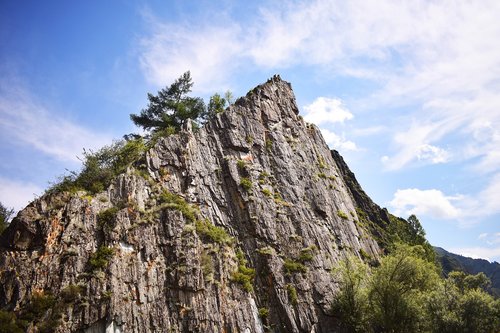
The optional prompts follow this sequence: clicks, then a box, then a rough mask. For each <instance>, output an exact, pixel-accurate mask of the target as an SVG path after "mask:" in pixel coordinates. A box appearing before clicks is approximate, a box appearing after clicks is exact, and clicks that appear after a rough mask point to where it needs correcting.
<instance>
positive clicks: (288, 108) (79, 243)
mask: <svg viewBox="0 0 500 333" xmlns="http://www.w3.org/2000/svg"><path fill="white" fill-rule="evenodd" d="M360 191H361V192H362V190H361V189H360V187H359V184H357V182H356V180H355V178H354V175H352V173H350V171H349V169H348V167H347V165H345V163H344V162H343V160H342V157H340V155H338V153H337V152H334V151H330V150H329V148H328V146H327V145H326V143H325V141H324V139H323V138H322V136H321V133H320V131H319V129H318V128H317V127H316V126H314V125H311V124H307V123H306V122H304V120H303V119H302V118H301V117H300V116H299V115H298V108H297V105H296V102H295V97H294V94H293V91H292V89H291V86H290V84H289V83H287V82H285V81H283V80H281V79H280V78H279V76H275V77H273V78H271V79H270V80H268V81H267V82H266V83H264V84H262V85H260V86H258V87H256V88H254V89H253V90H252V91H251V92H249V93H248V94H247V96H245V97H242V98H240V99H238V100H237V101H236V102H235V104H233V105H231V106H230V107H229V108H228V109H227V110H226V111H225V112H223V113H220V114H217V115H216V116H214V117H213V118H212V119H210V120H209V121H208V122H207V123H206V124H205V125H204V126H203V127H202V128H201V129H199V130H197V131H193V130H191V129H190V128H189V126H187V127H186V129H185V130H184V131H182V132H181V133H179V134H176V135H172V136H169V137H165V138H162V139H160V140H159V142H158V143H157V144H156V145H155V146H154V147H153V148H151V149H150V150H149V151H147V152H146V155H145V157H144V158H143V159H142V160H141V161H140V162H138V163H136V164H134V165H133V166H132V167H130V168H129V169H128V171H127V173H125V174H122V175H120V176H118V177H117V178H116V179H115V180H114V181H113V184H112V185H111V186H110V187H109V188H108V189H107V190H106V191H104V192H101V193H99V194H97V195H94V196H92V197H90V196H88V195H86V194H85V193H76V194H69V193H56V194H48V195H44V196H42V197H41V198H38V199H36V200H35V201H34V202H32V203H31V204H30V205H29V206H28V207H26V208H25V209H24V210H23V211H21V212H20V213H19V215H18V216H17V217H16V218H15V219H14V221H13V222H12V223H11V225H10V227H9V228H8V229H7V230H6V232H5V233H4V234H3V235H2V247H1V248H0V269H1V270H0V280H1V286H0V307H1V308H2V309H3V310H5V311H13V312H15V313H21V312H23V311H25V312H26V311H27V310H26V309H34V305H33V304H38V303H40V302H41V301H45V303H47V304H48V305H47V306H42V307H41V308H42V309H41V310H40V311H38V312H37V313H36V314H35V315H33V316H32V317H33V318H31V319H32V321H31V322H29V323H27V330H28V331H29V332H39V331H42V330H41V329H40V327H44V326H43V325H44V323H47V322H50V321H51V320H52V321H53V323H52V326H51V329H52V331H55V332H227V333H229V332H245V333H247V332H248V333H250V332H256V333H260V332H315V333H319V332H337V331H338V328H337V325H336V322H335V318H333V317H332V316H331V314H330V304H331V301H332V299H333V297H334V295H335V292H336V290H337V288H338V287H337V282H336V281H335V276H334V274H332V270H333V269H334V268H335V267H336V266H337V264H338V262H339V261H340V260H342V259H343V258H344V257H345V256H346V255H354V256H358V257H360V258H362V259H363V260H377V259H378V258H379V255H380V253H381V249H380V247H379V245H378V244H377V242H376V241H375V240H374V237H373V236H372V235H371V234H370V232H369V231H368V229H367V228H365V227H364V226H363V224H362V223H360V221H361V219H360V216H358V214H359V212H360V209H364V211H365V213H366V214H367V215H368V217H369V218H371V219H372V220H374V219H383V216H382V215H383V211H382V210H380V208H379V207H378V206H376V205H375V204H373V203H372V202H371V201H370V200H369V198H365V197H366V195H365V194H364V192H362V194H363V195H364V196H362V195H360V193H361V192H360ZM375 206H376V207H375ZM373 207H375V208H373ZM104 212H108V213H109V212H112V213H109V214H108V218H104V216H105V214H104ZM374 212H375V213H374ZM381 212H382V213H381ZM381 216H382V217H381ZM37 302H38V303H37ZM45 303H43V302H42V305H43V304H45ZM34 312H36V311H34ZM48 331H50V330H48Z"/></svg>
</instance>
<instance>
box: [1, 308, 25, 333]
mask: <svg viewBox="0 0 500 333" xmlns="http://www.w3.org/2000/svg"><path fill="white" fill-rule="evenodd" d="M0 332H6V333H7V332H8V333H23V332H24V330H23V329H22V328H21V327H19V325H18V322H17V318H16V315H15V314H14V312H7V311H3V310H0Z"/></svg>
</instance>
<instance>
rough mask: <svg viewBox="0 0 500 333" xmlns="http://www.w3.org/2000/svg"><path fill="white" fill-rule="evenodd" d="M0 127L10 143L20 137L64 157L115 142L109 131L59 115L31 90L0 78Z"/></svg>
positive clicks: (63, 159) (25, 141) (42, 149)
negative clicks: (95, 128)
mask: <svg viewBox="0 0 500 333" xmlns="http://www.w3.org/2000/svg"><path fill="white" fill-rule="evenodd" d="M0 129H1V131H2V135H4V136H5V137H8V138H10V139H9V140H10V144H14V142H15V140H17V142H20V143H23V144H26V145H28V146H31V147H32V148H34V149H36V150H39V151H41V152H43V153H45V154H47V155H49V156H52V157H54V158H57V159H59V160H61V161H78V158H77V155H79V154H80V153H81V152H82V150H83V148H90V149H95V148H99V147H101V146H103V145H104V144H106V143H109V142H111V138H110V137H109V136H107V135H103V134H100V133H95V132H92V131H90V130H88V129H86V128H84V127H82V126H79V125H77V124H75V123H73V122H70V121H68V120H66V119H63V118H61V117H58V116H56V115H55V113H54V112H53V110H48V109H47V108H46V107H45V106H44V105H43V104H42V103H40V102H39V101H37V100H36V98H35V97H34V96H32V95H31V94H30V93H29V92H28V91H27V90H25V89H23V88H22V87H20V86H18V85H14V86H9V85H8V83H7V82H5V81H3V82H0ZM13 139H15V140H13Z"/></svg>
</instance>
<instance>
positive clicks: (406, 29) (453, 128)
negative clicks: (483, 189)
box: [141, 0, 500, 171]
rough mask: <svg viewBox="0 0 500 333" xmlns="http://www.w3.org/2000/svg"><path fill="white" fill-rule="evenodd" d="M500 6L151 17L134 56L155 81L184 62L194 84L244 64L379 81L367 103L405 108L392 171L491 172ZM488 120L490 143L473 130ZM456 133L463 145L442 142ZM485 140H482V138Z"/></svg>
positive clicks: (497, 145) (499, 86) (498, 119)
mask: <svg viewBox="0 0 500 333" xmlns="http://www.w3.org/2000/svg"><path fill="white" fill-rule="evenodd" d="M499 12H500V3H499V2H498V1H495V0H489V1H480V2H471V1H451V0H450V1H440V2H429V1H423V0H422V1H412V2H400V1H392V0H382V1H361V0H357V1H356V0H355V1H349V2H345V1H326V0H317V1H293V2H285V3H279V4H273V5H269V4H267V6H266V7H261V8H260V10H259V11H258V12H257V13H256V18H255V19H254V20H253V21H252V22H251V23H248V22H245V23H241V22H238V21H236V20H231V19H230V17H228V15H227V13H225V14H224V20H220V23H219V21H218V23H216V24H214V23H213V20H201V21H197V22H194V23H193V22H186V23H185V24H181V25H170V24H166V23H161V22H158V20H157V19H156V18H154V17H153V16H152V15H149V16H147V19H148V20H150V21H152V22H153V24H151V27H152V29H151V33H150V34H149V35H146V36H144V37H143V38H142V45H141V46H142V49H141V63H142V68H143V70H144V73H145V76H146V77H147V78H148V79H149V80H151V81H152V82H154V83H156V84H165V83H166V82H171V81H172V80H173V79H174V78H175V77H177V76H178V75H179V74H180V73H181V72H182V71H184V70H186V69H191V70H192V71H193V73H194V74H195V77H196V78H197V82H199V85H200V87H199V88H200V89H202V90H203V89H205V90H207V89H208V90H213V89H214V87H216V86H218V85H219V86H220V85H221V84H226V83H227V82H228V80H230V78H231V76H232V75H233V74H234V73H235V72H236V71H238V70H241V69H242V68H243V67H244V68H261V69H268V68H273V69H276V70H279V69H280V68H288V67H291V66H294V65H306V66H316V68H321V69H322V70H323V71H325V70H326V71H327V72H328V73H329V75H347V76H353V77H358V78H363V79H367V80H370V81H372V82H375V83H376V84H377V86H378V89H376V90H375V91H374V92H373V94H372V95H370V96H368V97H367V98H366V100H365V102H366V103H364V104H365V105H370V107H372V108H383V107H388V106H392V107H396V106H407V105H411V106H412V108H413V110H415V111H414V112H413V113H411V114H408V115H407V116H406V117H402V118H400V119H399V120H397V121H395V123H394V124H393V126H391V128H393V130H392V131H393V137H394V150H393V151H392V152H391V154H390V156H388V157H387V158H386V160H389V161H390V162H391V163H389V165H390V168H391V169H400V168H404V167H405V166H407V165H408V164H409V163H412V162H414V161H419V163H421V164H422V163H423V164H426V163H431V164H432V163H444V162H447V161H450V160H451V159H452V158H470V157H472V156H474V157H476V158H479V161H480V162H479V163H478V164H477V168H479V169H481V170H485V171H488V170H492V169H493V171H494V170H498V168H499V166H500V134H499V132H498V131H495V130H493V129H496V128H499V127H500V126H499V124H500V94H499V92H500V81H499V80H498V77H499V76H500V44H498V43H497V39H498V36H499V35H500V21H499V20H498V13H499ZM484 124H488V125H486V126H490V128H491V129H492V131H491V139H492V140H491V141H490V142H491V144H486V145H481V142H479V141H478V140H479V139H477V138H476V134H477V131H478V128H482V127H484V126H485V125H484ZM452 135H455V136H456V135H458V136H461V137H462V138H463V139H465V140H467V141H469V142H470V144H468V145H465V146H464V145H455V146H449V147H448V146H447V148H446V149H445V148H443V146H444V145H443V141H444V140H447V139H448V138H449V137H450V136H452ZM482 142H484V141H482Z"/></svg>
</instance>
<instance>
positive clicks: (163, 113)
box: [130, 71, 206, 135]
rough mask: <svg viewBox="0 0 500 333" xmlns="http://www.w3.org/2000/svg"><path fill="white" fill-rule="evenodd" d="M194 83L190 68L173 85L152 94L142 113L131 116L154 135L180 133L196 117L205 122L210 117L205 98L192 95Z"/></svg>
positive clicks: (136, 122)
mask: <svg viewBox="0 0 500 333" xmlns="http://www.w3.org/2000/svg"><path fill="white" fill-rule="evenodd" d="M192 86H193V82H192V80H191V73H190V72H189V71H187V72H185V73H184V74H182V75H181V76H180V77H179V78H178V79H177V80H175V82H174V83H172V84H171V85H170V87H166V88H164V89H162V90H160V91H158V94H157V95H156V96H155V95H152V94H148V100H149V104H148V106H147V108H145V109H143V110H142V111H141V113H140V114H139V115H137V114H131V115H130V118H131V119H132V121H133V122H134V124H136V125H137V126H139V127H142V128H143V129H144V130H146V131H151V132H152V133H153V135H154V134H158V133H168V134H170V133H172V132H178V131H179V130H180V129H181V128H182V126H183V125H184V124H185V123H186V122H187V121H188V119H192V120H194V121H198V122H199V121H201V120H203V119H204V118H205V117H206V108H205V103H204V102H203V99H201V98H199V97H190V96H188V93H190V92H191V88H192Z"/></svg>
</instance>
